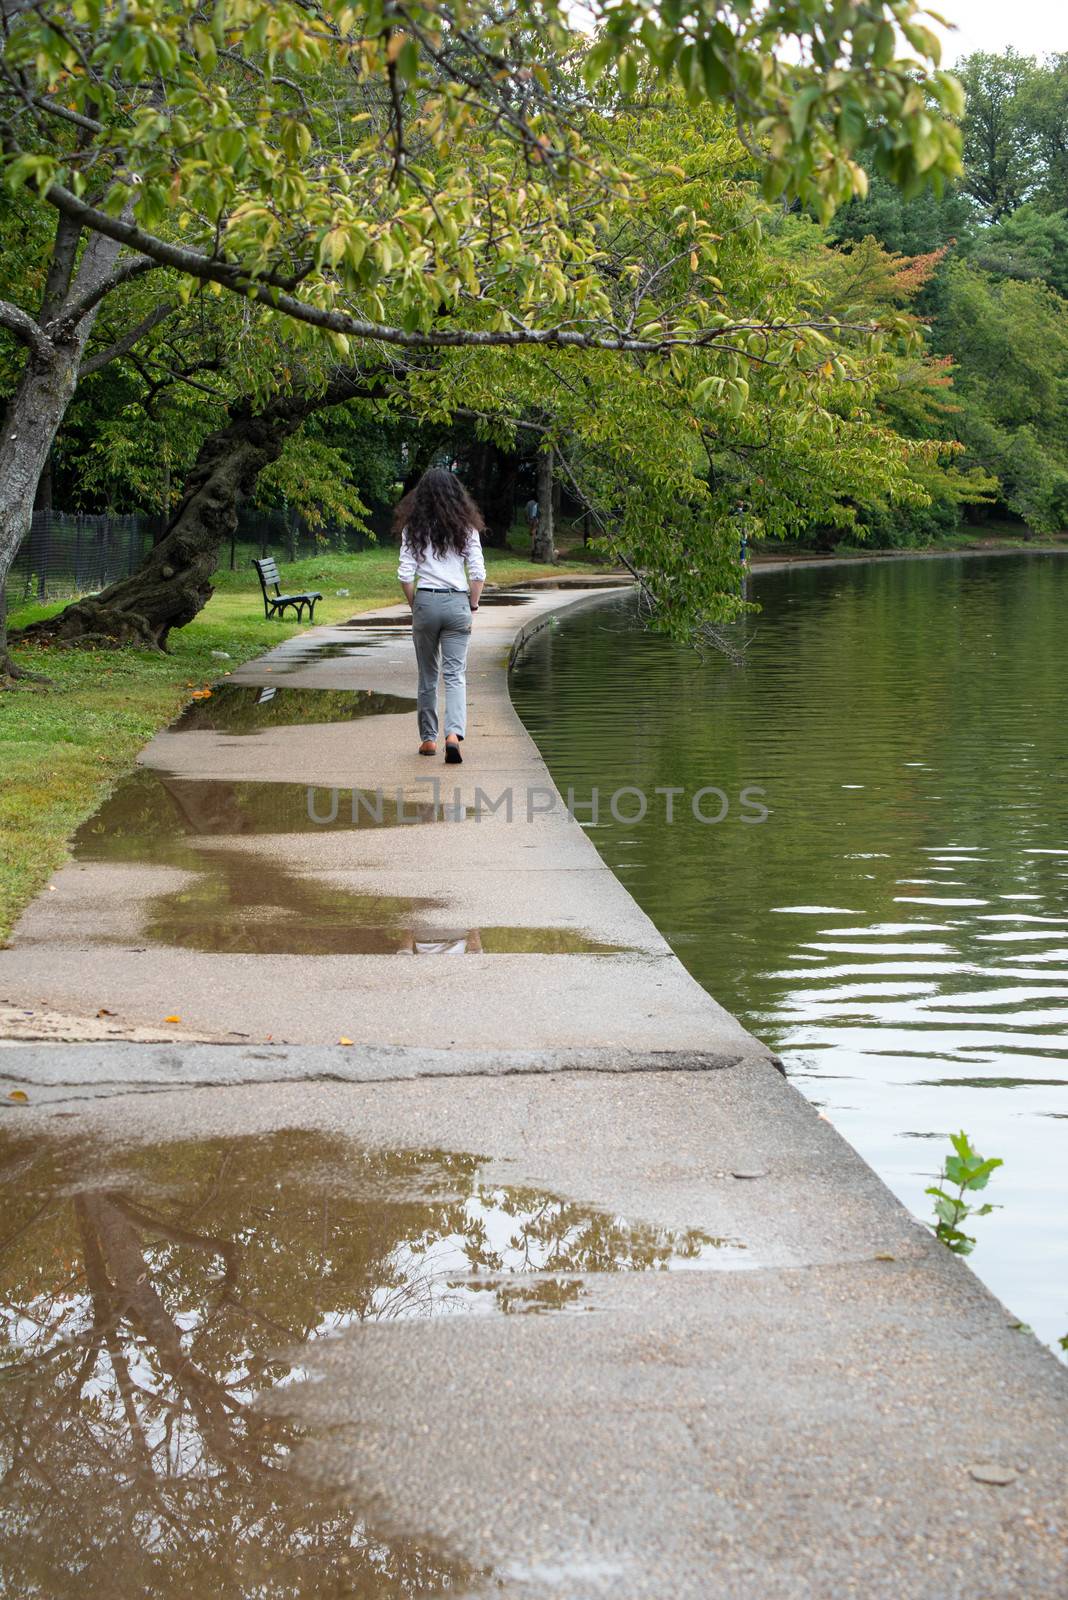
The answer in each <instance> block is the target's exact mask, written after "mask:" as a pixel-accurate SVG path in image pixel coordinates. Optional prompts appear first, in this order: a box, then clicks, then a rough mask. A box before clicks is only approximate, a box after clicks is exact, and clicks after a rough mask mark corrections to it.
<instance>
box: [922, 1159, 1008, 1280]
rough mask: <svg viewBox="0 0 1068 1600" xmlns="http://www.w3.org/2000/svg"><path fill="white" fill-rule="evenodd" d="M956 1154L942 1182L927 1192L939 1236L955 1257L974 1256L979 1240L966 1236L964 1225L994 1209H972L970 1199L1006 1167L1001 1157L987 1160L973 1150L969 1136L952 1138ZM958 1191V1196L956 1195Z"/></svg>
mask: <svg viewBox="0 0 1068 1600" xmlns="http://www.w3.org/2000/svg"><path fill="white" fill-rule="evenodd" d="M950 1143H951V1144H952V1146H953V1149H954V1152H955V1153H954V1154H953V1155H951V1156H947V1157H946V1159H945V1161H944V1162H943V1164H942V1171H941V1172H940V1173H939V1175H938V1182H937V1183H933V1184H932V1185H931V1187H930V1188H929V1189H927V1190H925V1193H926V1194H929V1195H930V1196H931V1198H932V1199H933V1200H934V1209H935V1221H934V1223H933V1224H932V1227H933V1228H934V1232H935V1234H936V1236H937V1237H938V1238H939V1239H941V1241H942V1243H943V1244H944V1245H946V1246H947V1248H948V1249H950V1250H952V1251H953V1253H954V1255H958V1256H966V1255H970V1254H971V1252H972V1251H973V1250H974V1249H975V1240H974V1239H973V1238H972V1236H971V1234H968V1233H965V1232H964V1231H963V1230H962V1228H961V1223H962V1222H964V1221H965V1220H966V1219H967V1218H969V1217H985V1216H987V1215H988V1214H989V1213H990V1212H991V1211H993V1209H994V1207H993V1206H992V1205H990V1204H989V1202H988V1203H986V1204H985V1205H981V1206H976V1205H972V1204H971V1202H970V1200H969V1199H968V1198H967V1196H969V1195H972V1194H975V1193H976V1192H977V1191H978V1190H979V1189H985V1188H986V1186H987V1184H988V1183H989V1181H990V1174H991V1173H992V1172H993V1171H994V1169H995V1168H996V1167H1001V1166H1004V1162H1003V1161H1001V1160H1000V1159H999V1158H998V1157H997V1156H989V1157H983V1156H981V1155H980V1154H979V1152H978V1151H977V1150H974V1149H973V1148H972V1144H971V1140H970V1139H969V1138H968V1135H967V1134H966V1133H953V1134H950ZM954 1190H956V1193H953V1191H954Z"/></svg>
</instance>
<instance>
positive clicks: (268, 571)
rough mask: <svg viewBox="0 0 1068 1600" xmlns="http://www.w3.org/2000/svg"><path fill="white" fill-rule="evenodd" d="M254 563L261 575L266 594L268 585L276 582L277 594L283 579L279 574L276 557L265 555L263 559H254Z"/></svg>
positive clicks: (261, 583)
mask: <svg viewBox="0 0 1068 1600" xmlns="http://www.w3.org/2000/svg"><path fill="white" fill-rule="evenodd" d="M252 565H253V566H254V567H255V569H256V571H257V572H258V573H259V575H260V585H261V587H262V589H263V592H264V594H266V593H267V585H268V584H269V583H273V584H274V592H275V594H277V593H278V586H279V583H280V581H281V580H280V578H279V575H278V563H277V561H276V560H275V559H274V557H273V556H264V558H263V560H262V561H260V560H256V559H253V562H252Z"/></svg>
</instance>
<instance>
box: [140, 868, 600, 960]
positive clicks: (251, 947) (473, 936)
mask: <svg viewBox="0 0 1068 1600" xmlns="http://www.w3.org/2000/svg"><path fill="white" fill-rule="evenodd" d="M191 853H192V852H191ZM195 859H196V865H197V870H198V871H199V873H200V877H198V878H197V880H196V881H195V882H194V883H193V884H191V885H189V886H188V887H185V888H182V889H174V890H172V891H171V892H170V893H169V894H162V895H157V896H156V897H155V898H154V899H153V900H151V901H150V902H149V908H148V917H147V920H146V923H145V926H144V928H143V929H142V932H141V937H143V938H146V939H149V940H151V941H152V942H153V943H154V944H162V945H170V946H172V947H175V948H178V949H182V950H204V951H209V952H213V953H216V954H221V953H229V954H232V955H351V956H385V955H457V954H468V955H502V954H526V955H534V954H541V955H614V954H617V953H618V952H619V951H620V950H621V949H622V948H623V947H622V946H619V945H610V944H602V943H601V942H600V941H598V940H596V939H590V938H587V936H586V935H585V934H582V933H579V932H576V931H575V930H573V929H568V928H481V929H479V928H468V929H458V930H457V929H448V928H444V929H438V928H434V927H431V926H428V925H427V913H429V912H432V911H434V910H435V909H437V908H439V907H440V906H441V904H442V902H441V901H440V900H434V899H430V898H429V897H419V896H414V895H376V894H357V893H355V892H353V891H352V890H349V889H339V888H337V887H335V886H333V885H332V884H330V883H329V882H328V881H324V880H321V879H319V878H318V877H314V876H310V877H302V876H300V875H299V874H297V873H291V872H286V871H285V870H284V869H282V868H281V867H279V866H277V865H276V864H275V863H274V862H273V861H271V860H269V859H267V860H265V859H263V858H261V857H259V856H256V855H252V854H250V853H249V852H247V851H244V850H219V849H214V848H212V849H207V850H202V851H197V852H196V853H195ZM414 919H421V922H420V923H417V922H416V921H415V920H414Z"/></svg>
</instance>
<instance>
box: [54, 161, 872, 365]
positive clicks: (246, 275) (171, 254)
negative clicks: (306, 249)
mask: <svg viewBox="0 0 1068 1600" xmlns="http://www.w3.org/2000/svg"><path fill="white" fill-rule="evenodd" d="M44 198H45V199H46V200H47V201H49V203H50V204H51V205H54V206H55V207H56V208H57V210H60V211H63V212H65V213H66V214H67V215H68V216H70V217H72V218H74V219H75V220H76V221H79V222H81V223H82V224H83V225H84V226H85V227H87V228H92V229H93V230H94V231H95V232H97V233H102V234H104V235H105V237H106V238H109V239H112V240H114V241H116V242H117V243H119V244H124V245H127V246H128V247H129V248H130V249H131V250H135V251H137V252H138V254H139V255H142V256H148V257H150V258H151V259H152V260H153V261H155V262H156V263H157V264H158V265H160V266H165V267H173V268H174V269H175V270H176V271H178V272H181V273H184V274H185V275H186V276H187V277H192V278H197V279H199V280H201V281H202V282H205V283H218V284H221V285H222V287H223V288H224V289H229V290H231V292H232V293H234V294H240V295H242V296H243V297H244V298H245V299H249V300H255V301H258V302H259V303H260V304H261V305H265V306H268V307H269V308H270V309H271V310H272V311H280V312H282V313H283V314H284V315H285V316H288V317H292V318H293V320H294V321H295V322H303V323H306V324H307V325H308V326H309V327H313V328H322V329H323V330H324V332H327V333H340V334H344V335H346V336H348V337H349V338H353V339H374V340H377V341H378V342H379V343H381V344H394V345H401V346H403V347H404V348H406V349H409V350H429V349H440V348H449V347H452V348H456V347H467V348H473V349H479V348H482V349H489V348H494V347H496V348H499V347H502V346H503V347H506V348H512V349H516V348H521V347H523V346H527V345H532V346H538V345H548V346H552V347H556V348H562V349H573V350H616V351H624V352H629V353H631V354H636V355H656V354H658V353H661V352H663V351H665V350H700V349H705V348H715V347H717V346H720V345H721V343H722V341H723V340H724V339H725V338H729V337H730V336H731V335H734V334H739V333H753V332H759V331H761V330H762V329H764V328H767V329H769V330H771V331H776V332H778V331H783V330H785V329H795V328H796V329H801V328H807V329H823V330H829V331H834V332H841V331H842V329H843V328H845V327H847V326H850V327H851V326H852V325H851V324H845V323H838V322H834V321H828V320H825V319H823V320H812V319H809V320H804V321H792V320H791V321H787V322H781V323H780V322H775V321H772V322H765V323H760V324H754V323H751V322H738V323H727V324H724V326H723V327H719V328H708V329H704V330H698V331H697V332H696V333H689V334H677V335H673V334H665V335H663V336H662V337H660V338H656V339H640V338H634V337H633V336H632V335H629V334H626V333H623V332H618V333H616V332H613V333H608V334H598V333H580V332H577V331H576V330H575V329H573V328H565V327H555V328H505V329H481V328H433V329H427V330H411V329H408V328H397V327H393V326H391V325H390V324H389V323H383V322H367V321H365V320H364V319H362V318H360V317H353V316H350V315H349V313H348V312H346V311H332V310H328V309H326V308H324V307H321V306H311V305H307V304H306V303H305V302H304V301H303V300H298V299H297V298H296V297H295V296H294V295H291V294H286V293H285V292H284V291H282V290H280V289H276V288H273V287H271V286H269V284H268V283H265V282H264V280H263V278H262V276H261V277H257V276H255V275H253V274H252V273H251V272H250V271H249V270H248V268H246V267H242V266H241V265H240V264H239V263H238V262H232V261H223V260H220V259H218V258H217V257H214V256H208V255H205V254H204V253H203V251H201V250H193V249H190V248H189V247H188V246H186V245H178V244H172V243H171V242H170V241H169V240H167V239H160V238H158V237H157V235H155V234H152V233H148V232H146V230H145V229H144V228H141V227H139V226H138V225H137V224H136V223H135V222H125V221H124V220H123V219H122V218H121V217H112V216H109V215H108V213H107V212H106V211H99V210H98V209H97V208H96V207H95V206H91V205H88V204H87V203H86V202H85V201H84V200H81V199H79V197H78V196H77V195H76V194H74V193H73V192H72V191H71V190H70V189H66V188H64V187H63V185H62V184H57V183H54V184H52V185H51V186H50V187H49V188H48V189H47V190H46V192H45V196H44ZM862 331H864V332H870V331H871V325H870V324H864V325H863V328H862Z"/></svg>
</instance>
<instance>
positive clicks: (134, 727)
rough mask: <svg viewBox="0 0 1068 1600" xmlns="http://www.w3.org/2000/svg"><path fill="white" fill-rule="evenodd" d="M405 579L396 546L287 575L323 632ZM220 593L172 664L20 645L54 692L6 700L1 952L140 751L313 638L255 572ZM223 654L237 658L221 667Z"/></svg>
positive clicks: (514, 573) (515, 567)
mask: <svg viewBox="0 0 1068 1600" xmlns="http://www.w3.org/2000/svg"><path fill="white" fill-rule="evenodd" d="M486 557H487V573H488V580H489V582H490V583H495V584H505V583H518V582H522V581H523V580H524V579H528V578H534V577H545V576H546V569H545V568H544V567H536V566H534V565H532V564H531V563H530V562H529V561H526V560H525V559H523V558H522V556H520V555H517V554H516V553H515V552H511V551H510V552H503V551H500V552H498V551H496V550H487V551H486ZM555 570H556V571H559V572H575V571H582V570H583V567H580V566H575V565H572V564H562V565H561V566H560V567H559V568H557V569H555ZM585 570H587V571H588V570H589V569H588V564H586V565H585ZM396 572H397V554H396V551H395V550H394V549H392V548H389V547H382V548H374V549H371V550H364V551H361V552H360V553H359V554H356V555H339V554H336V553H334V552H326V553H324V554H322V555H318V556H309V557H308V558H306V559H305V560H302V561H298V562H294V563H292V564H285V565H284V566H283V573H284V576H285V580H286V587H287V588H289V589H293V590H302V589H321V590H322V591H323V599H322V601H321V602H320V604H319V607H318V609H317V611H316V621H317V622H341V621H343V620H344V619H345V618H347V617H351V616H353V615H354V614H355V613H357V612H360V611H367V610H371V609H373V608H374V607H376V606H381V605H388V604H390V603H391V602H392V601H395V600H397V599H398V598H399V590H398V588H397V578H396ZM216 585H217V587H216V592H215V594H214V595H213V597H212V599H211V600H210V601H209V603H208V605H207V606H206V607H205V609H204V610H203V612H202V613H201V615H200V616H199V617H198V618H197V619H196V621H195V622H193V623H191V624H190V625H189V627H187V628H183V629H181V630H180V631H179V632H177V633H174V634H172V636H171V640H170V654H168V655H156V654H152V653H150V652H148V651H143V650H101V651H84V650H67V649H57V648H54V647H52V648H49V647H42V646H32V647H28V648H19V647H18V646H16V649H15V658H16V660H17V661H18V662H19V664H20V665H22V666H23V667H26V668H28V669H29V670H30V671H31V672H42V673H45V674H46V675H47V676H48V678H49V679H50V680H51V681H50V682H49V683H48V684H47V685H43V686H42V685H25V686H20V687H19V688H17V689H14V690H11V691H9V692H6V693H4V692H0V772H2V773H3V784H2V786H0V943H3V942H6V940H7V938H8V936H9V935H10V932H11V928H12V926H13V924H14V922H15V919H16V917H17V916H18V914H19V912H20V911H21V910H22V908H23V907H24V906H25V905H26V904H27V903H28V902H29V901H30V900H31V899H32V898H33V896H34V895H35V894H36V893H37V892H38V891H39V890H40V889H41V888H43V887H44V885H45V884H46V883H47V881H48V878H49V875H50V874H51V873H52V872H54V871H55V869H56V867H58V866H59V865H60V864H61V863H62V862H63V861H64V860H65V859H66V855H67V842H68V840H69V839H70V836H71V834H72V833H73V832H74V830H75V828H77V826H78V824H79V823H80V822H82V821H84V819H85V818H86V817H88V816H91V815H92V814H93V812H94V811H95V810H96V809H97V807H98V806H99V804H100V802H101V801H102V800H103V798H104V796H105V795H106V794H107V792H108V790H109V789H111V788H112V787H113V785H114V784H115V783H116V782H117V781H118V780H119V778H121V777H122V776H123V775H124V774H125V773H127V772H128V771H129V770H130V768H131V767H132V766H133V764H134V760H135V758H136V755H137V752H138V751H139V750H140V749H141V747H142V746H143V745H144V744H145V743H146V742H147V741H148V740H149V739H150V738H151V737H152V735H153V734H154V733H155V732H156V731H157V730H158V729H159V728H162V727H165V726H166V724H167V723H168V722H170V721H171V720H172V718H174V717H175V716H177V714H178V712H179V711H180V710H181V708H182V706H183V705H184V704H185V703H186V701H187V700H188V699H189V696H190V693H191V691H192V690H193V689H194V688H200V687H202V686H203V685H205V684H208V683H211V682H212V681H213V680H215V679H217V678H220V677H221V676H222V675H223V674H224V673H225V672H226V671H228V670H232V669H233V668H234V667H236V666H238V665H239V664H240V663H241V662H242V661H247V660H248V659H249V658H250V657H252V656H257V655H260V654H262V652H263V651H264V650H267V649H269V648H270V647H271V646H272V645H275V644H277V643H278V642H279V641H280V640H282V639H288V638H291V637H292V635H293V634H295V633H299V632H301V631H302V630H301V628H300V627H298V625H297V624H296V623H292V622H285V623H279V622H267V621H265V619H264V616H263V606H262V602H261V600H260V593H259V584H258V581H257V579H256V576H255V573H253V572H252V571H251V570H250V569H249V568H248V567H247V566H246V567H244V568H243V569H239V570H238V571H237V572H228V571H220V572H218V573H217V574H216ZM338 589H347V590H348V591H349V593H348V595H339V594H337V592H336V591H337V590H338ZM62 604H63V602H60V603H57V604H53V605H32V606H25V607H22V608H21V609H19V610H15V611H13V612H12V614H11V617H10V619H9V622H10V626H11V628H12V629H13V630H14V629H17V628H19V627H24V626H25V625H26V624H27V623H29V622H32V621H35V620H36V619H37V618H38V617H42V616H49V615H51V614H52V613H54V612H55V611H58V610H60V609H62ZM213 650H225V651H227V652H228V653H229V655H230V657H231V659H230V660H229V661H223V660H217V659H215V658H214V657H213V656H212V651H213Z"/></svg>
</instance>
